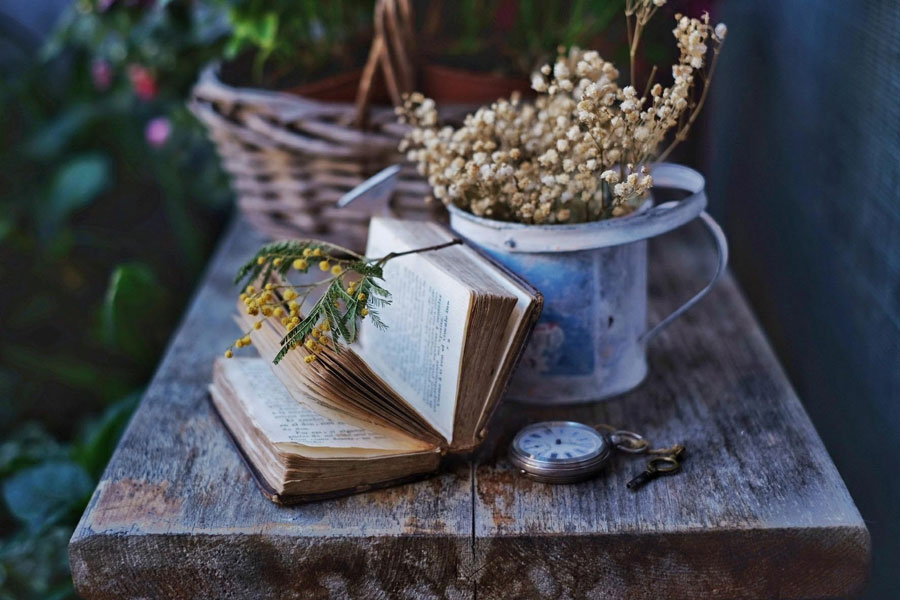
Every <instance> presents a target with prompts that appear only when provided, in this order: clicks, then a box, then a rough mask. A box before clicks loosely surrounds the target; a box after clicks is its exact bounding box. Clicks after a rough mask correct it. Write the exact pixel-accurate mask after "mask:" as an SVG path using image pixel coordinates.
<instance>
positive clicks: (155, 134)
mask: <svg viewBox="0 0 900 600" xmlns="http://www.w3.org/2000/svg"><path fill="white" fill-rule="evenodd" d="M170 135H172V122H171V121H170V120H169V119H168V118H166V117H156V118H154V119H150V122H149V123H147V127H145V128H144V138H145V139H146V140H147V143H148V144H150V145H151V146H153V147H154V148H162V147H163V146H165V145H166V142H167V141H168V140H169V136H170Z"/></svg>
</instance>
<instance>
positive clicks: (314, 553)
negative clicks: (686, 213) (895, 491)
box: [70, 223, 869, 600]
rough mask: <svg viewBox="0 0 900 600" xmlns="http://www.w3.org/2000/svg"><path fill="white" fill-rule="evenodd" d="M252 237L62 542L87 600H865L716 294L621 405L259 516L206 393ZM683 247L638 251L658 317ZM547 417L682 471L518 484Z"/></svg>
mask: <svg viewBox="0 0 900 600" xmlns="http://www.w3.org/2000/svg"><path fill="white" fill-rule="evenodd" d="M688 230H689V231H687V232H686V233H687V235H688V237H690V236H697V235H699V232H698V231H697V230H693V229H692V227H689V228H688ZM248 231H249V230H248V228H247V227H246V225H243V224H240V223H239V224H237V226H236V227H232V229H231V231H230V233H229V234H228V235H227V236H226V237H225V240H224V242H223V244H222V247H221V248H220V250H219V252H218V254H217V256H216V257H215V259H214V260H213V262H212V264H211V267H210V270H209V273H208V274H207V276H206V279H205V280H204V282H203V284H202V287H201V288H200V290H199V293H198V294H197V296H196V299H195V300H194V302H193V305H192V306H191V308H190V311H189V312H188V313H187V316H186V318H185V320H184V322H183V323H182V325H181V327H180V329H179V331H178V333H177V335H176V336H175V338H174V339H173V341H172V344H171V346H170V348H169V350H168V352H167V354H166V356H165V358H164V359H163V361H162V364H161V366H160V368H159V371H158V373H157V374H156V377H155V378H154V380H153V383H152V384H151V386H150V388H149V389H148V391H147V394H146V396H145V398H144V400H143V403H142V404H141V406H140V408H139V409H138V411H137V413H136V415H135V417H134V419H133V421H132V423H131V425H130V427H129V428H128V430H127V432H126V433H125V435H124V437H123V439H122V441H121V443H120V444H119V448H118V450H117V451H116V453H115V456H114V457H113V459H112V461H111V462H110V464H109V467H108V468H107V470H106V473H105V475H104V476H103V479H102V480H101V482H100V485H99V486H98V488H97V490H96V492H95V493H94V496H93V498H92V500H91V502H90V505H89V507H88V509H87V511H86V512H85V514H84V516H83V517H82V519H81V523H80V524H79V526H78V529H77V530H76V532H75V534H74V536H73V537H72V541H71V545H70V558H71V564H72V572H73V575H74V578H75V584H76V586H77V589H78V591H79V593H80V594H82V595H83V596H84V597H85V598H117V599H118V598H224V597H228V598H241V599H243V598H267V597H271V598H325V597H331V598H344V597H353V598H356V597H360V598H362V597H365V598H394V597H397V598H474V597H476V596H477V597H478V598H648V599H654V600H659V599H665V598H688V599H691V600H695V599H699V598H704V599H713V598H832V597H844V596H850V595H854V594H855V593H857V592H858V591H859V590H860V589H861V588H862V586H863V585H864V583H865V581H866V578H867V575H868V569H869V534H868V531H867V530H866V527H865V525H864V523H863V521H862V519H861V518H860V515H859V513H858V511H857V510H856V507H855V506H854V505H853V502H852V500H851V498H850V496H849V494H848V493H847V489H846V488H845V486H844V484H843V482H842V481H841V479H840V476H839V475H838V473H837V471H836V470H835V467H834V465H833V464H832V462H831V460H830V459H829V457H828V455H827V454H826V452H825V449H824V448H823V446H822V443H821V441H820V440H819V438H818V436H817V434H816V432H815V430H814V429H813V427H812V425H811V423H810V421H809V419H808V418H807V416H806V414H805V412H804V410H803V408H802V407H801V405H800V402H799V401H798V399H797V397H796V395H795V394H794V392H793V391H792V389H791V387H790V384H789V383H788V381H787V379H786V377H785V375H784V372H783V371H782V369H781V367H780V366H779V364H778V362H777V360H776V358H775V356H774V355H773V353H772V350H771V349H770V347H769V345H768V343H767V342H766V339H765V337H764V336H763V334H762V332H761V331H760V328H759V326H758V325H757V323H756V321H755V320H754V317H753V315H752V313H751V312H750V310H749V309H748V307H747V304H746V302H745V300H744V298H743V297H742V295H741V292H740V290H739V289H738V286H737V285H736V284H735V282H734V280H733V279H732V278H731V277H730V276H726V277H725V279H724V280H723V281H722V282H721V284H720V285H719V286H718V287H717V289H715V290H714V291H713V293H712V294H711V295H710V296H709V297H708V298H707V299H706V300H704V301H703V303H702V304H701V305H699V306H698V307H696V308H694V309H693V310H692V311H690V312H689V313H688V314H687V315H686V316H685V317H684V318H683V319H682V320H680V321H679V322H677V323H676V324H674V325H673V326H671V327H670V328H669V329H668V330H667V331H665V332H664V333H663V334H662V335H661V336H660V337H659V338H658V339H657V340H656V341H655V342H654V344H653V346H652V349H651V353H650V361H651V374H650V376H649V378H648V380H647V381H646V382H645V383H644V384H643V385H642V386H641V387H640V388H638V389H637V390H636V391H634V392H632V393H629V394H627V395H625V396H622V397H620V398H617V399H614V400H612V401H607V402H604V403H600V404H598V405H596V406H592V407H586V408H581V409H575V410H573V409H569V410H565V411H564V410H561V409H554V410H550V409H533V408H524V407H522V406H515V405H508V406H504V407H502V408H501V411H500V412H499V413H498V414H497V415H496V417H495V419H494V421H493V423H492V430H493V437H492V439H491V440H490V441H489V442H488V443H486V444H485V447H483V448H482V450H481V451H480V452H479V453H478V455H477V456H475V457H473V458H471V459H459V458H458V459H455V460H454V461H452V462H450V464H448V465H447V468H446V469H445V470H444V472H443V474H441V475H439V476H436V477H434V478H432V479H429V480H426V481H423V482H420V483H416V484H410V485H406V486H402V487H397V488H393V489H387V490H383V491H378V492H372V493H368V494H361V495H357V496H351V497H348V498H344V499H340V500H333V501H325V502H320V503H316V504H309V505H304V506H299V507H293V508H282V507H279V506H276V505H274V504H272V503H270V502H269V501H268V500H266V499H265V498H264V497H263V496H262V494H260V493H259V491H258V490H257V489H256V487H255V484H254V482H253V480H252V478H251V476H250V474H249V473H248V472H247V470H246V469H245V467H244V465H243V464H242V463H241V459H240V458H239V456H238V454H237V453H236V452H235V450H234V449H233V448H232V446H231V445H230V443H229V441H228V439H227V437H226V434H225V431H224V430H223V429H222V426H221V424H220V422H219V421H218V420H217V418H216V416H215V415H214V414H213V413H212V412H211V409H210V405H209V402H208V400H207V392H206V385H207V383H208V382H209V379H210V373H211V362H212V360H213V358H214V357H215V356H218V355H219V354H220V353H221V351H222V349H223V348H224V347H225V346H226V345H227V343H228V341H229V340H231V339H232V338H233V337H234V335H235V331H234V330H233V327H232V326H231V325H230V322H229V320H228V314H229V313H230V311H231V310H232V307H233V298H234V290H233V288H232V285H231V277H232V275H233V273H234V271H235V268H236V267H237V265H238V263H239V262H241V261H242V260H243V259H244V258H245V257H246V256H248V255H249V254H250V253H251V251H252V250H254V247H255V246H256V245H257V244H258V243H260V241H261V240H260V238H259V237H257V236H256V235H255V234H252V233H249V232H248ZM699 246H701V244H700V243H698V241H697V239H693V240H689V239H686V237H685V234H683V233H682V234H674V235H671V236H668V237H667V238H664V239H662V240H659V241H656V242H654V243H653V244H652V245H651V276H650V280H651V289H650V292H651V308H652V311H651V312H653V313H654V316H656V315H659V314H665V313H666V312H667V311H668V310H670V309H671V308H674V306H676V305H677V304H678V303H679V302H680V301H681V300H683V299H684V298H686V297H688V296H689V295H690V294H691V293H692V292H693V291H694V290H695V289H696V288H697V287H698V285H699V281H700V280H701V279H702V271H703V266H704V262H703V259H702V258H701V257H702V256H703V254H704V252H703V251H702V250H701V249H700V248H699ZM709 268H712V267H711V265H710V266H709ZM810 401H811V402H814V401H815V399H814V398H811V399H810ZM560 415H565V416H566V417H570V418H573V419H577V420H582V421H585V422H607V423H613V424H616V425H619V426H622V427H628V428H633V429H638V430H640V431H641V432H644V433H645V434H646V435H647V436H648V437H649V438H650V439H652V440H659V441H660V442H668V443H671V442H683V443H684V444H685V445H686V446H687V448H688V451H689V455H688V458H687V461H686V463H685V465H684V471H683V473H681V474H679V475H677V476H674V477H666V478H661V479H658V480H656V481H654V482H652V483H651V484H649V485H647V486H646V487H644V488H642V489H641V490H639V491H637V492H631V491H629V490H627V489H626V488H625V483H626V481H627V480H628V479H629V478H630V476H631V475H633V474H635V473H637V472H639V471H640V470H641V468H642V465H643V461H642V460H640V459H628V458H623V457H617V458H616V459H615V461H614V464H613V466H612V468H611V469H610V470H609V471H608V472H607V475H606V476H605V477H602V478H600V479H596V480H594V481H590V482H586V483H580V484H575V485H569V486H549V485H543V484H538V483H531V482H529V481H527V480H524V479H521V478H519V477H518V476H517V475H516V473H515V472H514V471H513V469H512V468H511V467H510V465H509V463H508V462H507V461H506V459H505V457H504V455H505V448H506V444H507V442H508V441H509V439H510V437H511V435H512V434H513V433H514V432H515V430H516V429H517V428H518V427H520V426H521V425H523V424H525V423H527V422H529V421H533V420H538V419H545V418H551V417H556V416H560Z"/></svg>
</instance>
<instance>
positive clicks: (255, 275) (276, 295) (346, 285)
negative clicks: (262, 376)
mask: <svg viewBox="0 0 900 600" xmlns="http://www.w3.org/2000/svg"><path fill="white" fill-rule="evenodd" d="M459 243H461V240H459V239H454V240H452V241H450V242H447V243H444V244H438V245H435V246H429V247H426V248H417V249H414V250H407V251H404V252H392V253H390V254H387V255H385V256H382V257H380V258H367V257H365V256H362V255H360V254H357V253H355V252H353V251H352V250H348V249H347V248H343V247H341V246H337V245H335V244H331V243H328V242H322V241H318V240H286V241H280V242H272V243H270V244H266V245H265V246H263V247H262V248H260V249H259V250H258V251H257V252H256V254H255V255H254V256H253V258H251V259H250V260H248V261H247V262H246V263H245V264H244V265H243V266H242V267H241V268H240V269H239V270H238V272H237V275H236V276H235V278H234V283H235V284H237V285H241V286H242V287H243V291H242V292H241V294H240V300H241V301H242V302H243V303H244V306H245V309H246V311H247V314H248V315H251V316H261V317H262V319H261V320H259V321H256V322H255V323H254V324H253V328H252V329H250V330H248V331H246V332H244V334H243V335H242V336H241V337H239V338H238V339H237V340H235V341H234V343H233V344H232V345H231V346H229V347H228V349H227V350H226V351H225V357H226V358H231V357H232V356H234V350H235V349H237V348H242V347H244V346H249V345H251V344H252V333H253V330H254V329H261V328H262V326H263V323H264V321H265V319H275V320H277V321H278V322H280V323H281V325H282V326H283V327H284V329H285V330H286V333H285V335H284V337H283V338H282V339H281V348H280V350H279V352H278V354H277V355H276V356H275V359H274V362H275V363H276V364H277V363H278V362H280V361H281V359H282V358H284V356H285V355H286V354H287V353H288V352H290V351H291V350H294V349H297V348H302V349H303V350H304V351H305V352H306V356H305V357H304V360H305V361H306V362H307V363H310V362H312V361H314V360H316V356H317V355H318V353H319V352H321V351H322V350H323V349H325V348H333V349H334V350H335V351H336V352H340V350H341V347H342V345H343V344H351V343H353V342H354V341H356V337H357V334H358V331H359V324H360V322H361V321H362V320H363V319H365V318H366V317H368V318H369V319H371V320H372V323H373V324H374V325H375V326H376V327H378V328H384V327H385V324H384V323H383V322H382V321H381V319H380V318H379V317H378V309H379V308H382V307H384V306H385V305H387V304H390V302H391V294H390V292H388V291H387V290H386V289H385V288H384V287H382V285H381V282H382V281H383V279H384V265H385V264H386V263H387V262H388V261H390V260H393V259H395V258H399V257H401V256H406V255H409V254H417V253H420V252H429V251H432V250H440V249H441V248H446V247H448V246H452V245H454V244H459ZM316 269H318V270H320V271H322V272H323V274H327V275H326V276H325V277H324V278H323V279H320V280H317V281H313V282H311V283H304V284H296V285H295V284H292V283H290V281H289V280H288V275H289V273H290V272H292V271H295V272H299V273H308V272H309V271H310V270H313V271H315V270H316ZM257 286H259V287H257ZM314 293H319V294H320V296H319V297H318V299H317V300H316V301H315V303H313V305H312V306H311V307H310V308H309V310H308V311H307V313H306V314H305V315H304V314H303V313H302V312H301V311H302V308H303V305H304V303H305V302H306V301H307V299H309V297H310V296H311V295H312V294H314Z"/></svg>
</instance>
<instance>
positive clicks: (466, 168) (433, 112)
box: [398, 0, 727, 224]
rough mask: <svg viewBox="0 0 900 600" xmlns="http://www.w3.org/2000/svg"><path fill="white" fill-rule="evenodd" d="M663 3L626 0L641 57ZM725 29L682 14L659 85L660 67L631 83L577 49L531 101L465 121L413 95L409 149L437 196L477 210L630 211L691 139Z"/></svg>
mask: <svg viewBox="0 0 900 600" xmlns="http://www.w3.org/2000/svg"><path fill="white" fill-rule="evenodd" d="M662 4H664V1H663V0H634V1H631V2H628V3H627V7H626V19H627V20H628V23H629V34H630V36H631V37H630V41H631V49H632V58H633V57H634V51H635V50H636V49H637V46H638V43H639V40H640V34H641V32H642V30H643V27H644V25H646V23H647V21H648V20H649V18H650V17H651V16H652V15H653V13H654V12H655V11H656V9H657V8H658V7H659V6H661V5H662ZM726 31H727V30H726V28H725V26H724V24H720V25H718V26H716V27H715V28H713V27H711V26H710V23H709V16H708V15H706V14H704V15H703V16H702V17H701V18H699V19H694V18H688V17H685V16H682V15H676V27H675V29H674V30H673V34H674V37H675V40H676V42H677V44H678V48H679V51H680V55H679V59H678V62H677V64H675V65H673V66H672V82H671V84H670V85H668V86H663V85H662V84H660V83H654V81H653V79H654V76H655V74H656V69H655V68H654V70H653V72H652V73H651V75H650V79H649V80H648V81H647V82H646V84H645V85H644V86H642V87H643V88H644V92H643V93H639V92H638V90H637V89H636V88H635V87H634V85H627V86H624V87H622V86H621V85H620V83H619V71H618V70H617V69H616V67H615V65H613V64H612V63H611V62H609V61H606V60H604V59H603V58H601V57H600V55H599V54H598V53H597V52H595V51H592V50H582V49H580V48H572V49H570V50H569V51H568V52H564V51H561V52H560V55H559V57H558V58H557V60H556V62H555V64H553V65H545V66H543V67H542V68H541V69H540V70H539V71H537V72H535V73H534V75H533V77H532V87H533V88H534V90H535V91H537V92H538V93H539V95H538V96H537V98H536V99H535V100H534V102H524V101H522V100H521V99H520V98H519V97H517V96H513V97H511V98H510V99H508V100H498V101H497V102H495V103H493V104H492V105H490V106H489V107H482V108H480V109H478V110H477V111H476V112H475V113H474V114H471V115H468V116H467V117H466V118H465V120H464V122H463V124H462V125H461V126H460V127H459V128H457V129H454V128H452V127H447V126H444V127H442V126H440V124H439V120H438V114H437V107H436V105H435V103H434V101H432V100H430V99H427V98H425V97H424V96H422V95H421V94H412V95H409V96H407V97H406V99H405V103H404V106H403V107H401V108H400V109H398V113H399V114H400V116H401V119H402V120H404V121H406V122H408V123H411V124H412V125H413V127H412V129H411V130H410V132H409V133H408V134H407V136H406V137H405V138H404V140H403V142H402V143H401V147H400V149H401V151H404V152H406V156H407V158H408V159H409V160H410V161H412V162H415V163H416V164H417V165H418V168H419V172H420V173H421V174H422V175H424V176H425V177H427V179H428V182H429V183H430V185H431V187H432V190H433V195H434V197H435V198H437V199H439V200H440V201H442V202H443V203H445V204H453V205H455V206H457V207H460V208H463V209H465V210H467V211H470V212H472V213H473V214H475V215H478V216H484V217H488V218H492V219H498V220H504V221H517V222H521V223H530V224H553V223H577V222H585V221H596V220H600V219H606V218H610V217H617V216H622V215H627V214H629V213H631V212H633V211H634V210H635V209H636V208H637V207H638V206H640V204H641V203H642V201H643V199H644V198H645V197H646V194H647V192H648V190H650V188H652V187H653V176H652V174H651V173H650V170H649V165H650V163H652V162H654V161H662V160H664V159H665V158H666V157H668V155H669V154H670V153H671V151H672V149H673V148H674V147H675V146H676V145H677V144H678V143H680V142H681V141H683V140H684V139H685V138H686V137H687V134H688V131H689V130H690V127H691V125H692V124H693V123H694V121H695V120H696V118H697V115H698V114H699V112H700V109H701V107H702V105H703V102H704V101H705V99H706V95H707V91H708V89H709V82H710V79H711V77H712V74H713V71H714V69H715V61H716V58H717V57H718V54H719V50H720V47H721V44H722V42H723V40H724V38H725V34H726ZM710 53H711V54H712V60H711V61H708V60H707V59H708V57H709V55H710ZM708 62H709V64H708ZM633 71H634V68H633V67H632V72H633ZM673 132H674V136H673V139H671V141H670V142H669V144H668V145H667V146H665V145H664V143H665V141H666V139H667V138H668V137H669V135H670V134H672V133H673Z"/></svg>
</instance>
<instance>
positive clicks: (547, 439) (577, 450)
mask: <svg viewBox="0 0 900 600" xmlns="http://www.w3.org/2000/svg"><path fill="white" fill-rule="evenodd" d="M513 445H514V446H516V447H517V448H518V449H519V450H520V451H521V452H522V454H525V455H527V456H528V457H529V458H531V459H532V460H539V461H544V462H548V463H560V464H564V463H568V462H577V461H582V460H585V459H587V458H591V457H593V456H596V455H597V454H598V453H600V451H601V450H602V449H603V448H604V447H605V445H606V442H605V441H604V439H603V436H602V435H600V434H599V433H597V431H596V430H595V429H593V428H591V427H588V426H587V425H582V424H581V423H573V422H571V421H548V422H546V423H535V424H534V425H529V426H528V427H526V428H525V429H523V430H522V431H520V432H519V434H518V435H517V436H516V438H515V440H513Z"/></svg>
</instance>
